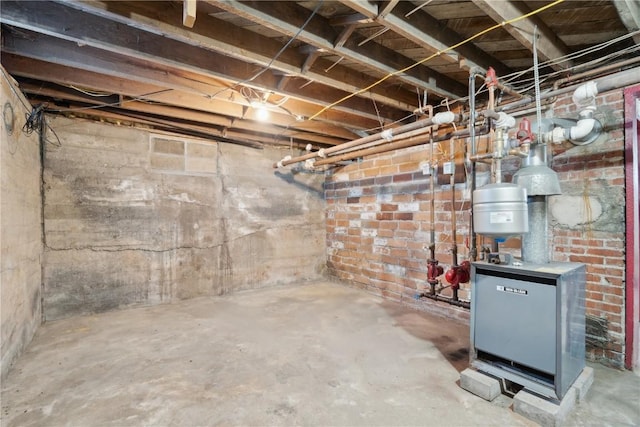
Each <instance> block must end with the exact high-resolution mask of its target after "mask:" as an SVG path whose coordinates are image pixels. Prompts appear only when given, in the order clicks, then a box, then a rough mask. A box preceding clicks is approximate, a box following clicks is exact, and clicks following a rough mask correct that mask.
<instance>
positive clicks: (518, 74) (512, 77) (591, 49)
mask: <svg viewBox="0 0 640 427" xmlns="http://www.w3.org/2000/svg"><path fill="white" fill-rule="evenodd" d="M637 34H640V30H638V31H634V32H632V33H628V34H625V35H623V36H620V37H616V38H615V39H611V40H608V41H606V42H603V43H600V44H597V45H595V46H590V47H588V48H585V49H582V50H580V51H577V52H573V53H570V54H568V55H564V56H561V57H559V58H555V59H553V60H548V61H545V62H541V63H540V66H541V67H545V66H550V65H556V64H560V63H562V62H566V61H571V60H574V59H577V58H580V57H582V56H585V55H589V54H591V53H595V52H597V51H598V50H601V49H604V48H607V47H609V46H611V45H612V44H615V43H618V42H621V41H624V40H626V39H628V38H630V37H633V36H634V35H637ZM639 49H640V46H639V45H636V44H634V45H633V46H631V47H628V48H625V49H622V50H620V51H617V52H614V53H611V54H609V55H606V56H605V57H601V58H607V59H609V58H613V57H616V56H622V55H626V54H627V53H632V52H634V51H636V50H639ZM601 58H596V59H595V60H592V61H589V62H586V63H583V64H580V65H576V66H574V67H569V68H567V69H563V70H559V71H554V72H551V73H548V74H545V75H544V76H545V77H546V76H555V75H558V74H563V73H566V72H567V71H572V70H573V71H575V69H577V68H585V67H588V66H589V65H591V63H592V62H594V61H596V62H597V61H598V60H599V59H601ZM532 71H533V67H529V68H527V69H525V70H520V71H516V72H513V73H511V74H506V75H504V76H501V77H500V78H499V80H500V81H501V82H502V83H509V82H511V81H513V80H516V79H518V78H519V77H521V76H523V75H524V74H527V73H530V72H532ZM531 80H533V79H532V78H530V79H525V80H523V81H531Z"/></svg>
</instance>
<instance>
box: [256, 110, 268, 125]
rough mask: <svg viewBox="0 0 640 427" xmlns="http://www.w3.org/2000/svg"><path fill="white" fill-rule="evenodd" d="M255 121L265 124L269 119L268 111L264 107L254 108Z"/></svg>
mask: <svg viewBox="0 0 640 427" xmlns="http://www.w3.org/2000/svg"><path fill="white" fill-rule="evenodd" d="M256 119H258V121H261V122H266V121H267V120H268V119H269V111H268V110H267V109H266V108H265V107H258V108H256Z"/></svg>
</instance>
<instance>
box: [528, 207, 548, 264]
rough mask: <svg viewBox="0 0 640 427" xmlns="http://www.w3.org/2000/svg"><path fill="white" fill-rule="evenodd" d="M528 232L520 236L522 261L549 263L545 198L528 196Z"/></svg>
mask: <svg viewBox="0 0 640 427" xmlns="http://www.w3.org/2000/svg"><path fill="white" fill-rule="evenodd" d="M527 208H528V211H529V212H528V213H529V232H528V233H526V234H524V235H523V236H522V259H523V260H525V261H527V262H531V263H534V264H546V263H548V262H549V250H548V241H547V239H548V231H547V196H530V197H528V201H527Z"/></svg>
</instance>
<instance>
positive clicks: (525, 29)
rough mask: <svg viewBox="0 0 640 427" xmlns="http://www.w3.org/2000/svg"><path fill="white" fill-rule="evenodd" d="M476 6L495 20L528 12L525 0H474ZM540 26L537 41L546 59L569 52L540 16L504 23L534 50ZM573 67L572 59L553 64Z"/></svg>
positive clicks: (539, 51) (555, 67)
mask: <svg viewBox="0 0 640 427" xmlns="http://www.w3.org/2000/svg"><path fill="white" fill-rule="evenodd" d="M473 2H474V3H475V5H476V6H478V8H480V10H482V11H483V12H485V13H486V14H487V15H489V16H490V17H491V19H493V20H494V21H495V22H504V21H509V20H512V19H515V18H518V17H520V16H522V15H524V14H526V13H528V12H531V10H530V9H528V8H527V7H526V5H525V4H524V2H511V1H501V2H495V1H492V0H473ZM535 27H538V30H537V32H538V34H539V38H538V41H537V43H536V44H537V47H538V54H539V55H540V57H541V58H542V59H543V60H545V61H548V60H553V59H557V58H560V57H563V56H566V55H568V54H569V52H570V51H569V48H567V46H566V45H565V44H564V43H563V42H562V40H560V39H559V38H558V37H557V36H556V35H555V34H554V33H553V31H551V29H549V27H547V26H546V25H545V24H544V22H543V21H542V20H541V19H540V17H538V16H530V17H528V18H526V19H523V20H521V21H518V22H517V23H515V24H514V25H504V26H503V28H504V29H505V30H507V31H508V32H509V34H511V35H512V36H513V38H515V39H516V40H518V41H519V42H520V43H521V44H522V45H523V46H525V47H526V48H527V49H529V50H530V51H532V52H533V33H534V29H535ZM570 67H571V61H565V62H563V63H562V64H553V65H551V68H553V69H554V70H562V69H566V68H570Z"/></svg>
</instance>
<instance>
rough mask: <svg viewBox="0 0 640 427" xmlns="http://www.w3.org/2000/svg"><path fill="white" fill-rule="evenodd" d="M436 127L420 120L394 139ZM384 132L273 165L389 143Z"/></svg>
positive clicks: (456, 116)
mask: <svg viewBox="0 0 640 427" xmlns="http://www.w3.org/2000/svg"><path fill="white" fill-rule="evenodd" d="M462 120H463V116H462V115H460V114H454V118H453V121H454V122H460V121H462ZM433 125H434V122H433V118H428V119H423V120H418V121H416V122H413V123H409V124H406V125H403V126H399V127H397V128H395V129H393V134H392V135H393V138H394V139H402V138H404V136H403V134H405V133H407V132H411V131H414V130H417V129H420V130H424V131H426V130H425V128H429V129H428V130H430V127H431V126H433ZM382 133H383V132H379V133H377V134H374V135H369V136H365V137H363V138H359V139H354V140H353V141H349V142H345V143H344V144H339V145H335V146H333V147H329V148H325V149H324V150H321V151H315V152H313V153H307V154H305V155H302V156H298V157H293V158H291V159H288V160H281V161H280V162H276V163H274V164H273V167H274V168H278V167H281V166H287V165H290V164H293V163H298V162H303V161H305V160H308V159H313V158H316V157H326V156H328V155H329V154H335V153H339V152H341V151H344V150H347V149H349V148H352V147H358V146H360V145H363V144H367V143H370V142H374V141H380V142H387V140H386V139H385V137H384V136H383V135H382Z"/></svg>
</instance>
